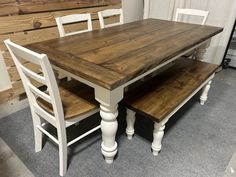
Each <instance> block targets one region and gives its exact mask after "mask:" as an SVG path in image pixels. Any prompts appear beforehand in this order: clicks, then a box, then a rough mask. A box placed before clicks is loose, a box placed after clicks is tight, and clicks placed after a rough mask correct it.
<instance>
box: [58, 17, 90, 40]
mask: <svg viewBox="0 0 236 177" xmlns="http://www.w3.org/2000/svg"><path fill="white" fill-rule="evenodd" d="M83 21H87V24H88V28H87V29H85V30H80V31H76V32H70V33H66V32H65V29H64V27H63V25H64V24H69V23H76V22H83ZM56 23H57V27H58V31H59V34H60V37H64V36H70V35H75V34H80V33H84V32H88V31H92V30H93V27H92V18H91V14H90V13H87V14H72V15H66V16H63V17H57V18H56Z"/></svg>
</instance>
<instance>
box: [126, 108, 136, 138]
mask: <svg viewBox="0 0 236 177" xmlns="http://www.w3.org/2000/svg"><path fill="white" fill-rule="evenodd" d="M126 112H127V115H126V123H127V126H126V134H127V138H128V139H129V140H131V139H132V138H133V135H134V123H135V112H134V111H132V110H130V109H128V108H127V109H126Z"/></svg>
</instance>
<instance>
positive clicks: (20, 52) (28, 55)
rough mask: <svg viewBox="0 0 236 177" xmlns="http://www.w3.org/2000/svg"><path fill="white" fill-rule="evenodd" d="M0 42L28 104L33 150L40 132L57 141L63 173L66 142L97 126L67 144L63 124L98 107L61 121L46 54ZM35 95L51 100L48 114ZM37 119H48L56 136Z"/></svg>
mask: <svg viewBox="0 0 236 177" xmlns="http://www.w3.org/2000/svg"><path fill="white" fill-rule="evenodd" d="M4 42H5V44H6V46H7V48H8V50H9V52H10V54H11V56H12V58H13V61H14V63H15V65H16V68H17V70H18V72H19V74H20V77H21V80H22V82H23V85H24V88H25V90H26V94H27V97H28V100H29V103H30V108H31V113H32V119H33V126H34V136H35V151H36V152H39V151H41V150H42V133H44V134H46V135H47V136H48V137H49V138H51V139H52V140H53V141H54V142H55V143H57V144H58V146H59V165H60V168H59V174H60V175H61V176H64V175H65V174H66V171H67V145H68V144H69V145H71V144H73V143H75V142H77V141H78V140H80V139H81V138H84V137H85V136H87V135H89V134H91V133H92V132H94V131H96V130H97V129H99V128H100V126H97V127H95V128H93V129H92V130H90V131H88V132H86V133H85V134H83V135H81V136H80V137H78V138H76V139H75V140H72V141H71V142H69V143H68V144H67V137H66V127H67V126H70V125H73V124H75V123H77V122H78V121H80V120H82V119H84V118H86V117H85V116H90V115H92V114H95V113H96V112H98V111H99V109H97V110H95V111H91V112H89V113H86V114H85V115H82V116H78V117H76V118H75V119H71V120H70V121H69V122H67V121H65V118H64V111H63V107H62V102H61V97H60V93H59V89H58V85H57V81H56V78H55V75H54V72H53V70H52V67H51V65H50V63H49V60H48V58H47V56H46V55H45V54H37V53H35V52H33V51H31V50H28V49H26V48H24V47H21V46H19V45H17V44H15V43H13V42H11V41H10V40H9V39H8V40H5V41H4ZM18 57H19V58H23V59H24V60H27V61H29V62H33V63H35V64H37V65H38V66H39V67H40V69H41V70H42V73H43V76H41V75H39V74H37V73H35V72H33V71H32V70H30V69H28V68H26V67H25V66H23V64H22V63H21V62H20V60H19V59H18ZM30 79H34V80H36V81H38V82H41V83H42V84H44V85H46V86H47V92H48V94H47V93H44V92H42V91H41V90H39V89H38V88H36V87H35V86H34V85H33V84H32V83H31V80H30ZM38 97H41V98H42V99H44V100H45V101H47V102H49V103H51V105H52V107H53V115H51V114H50V113H48V112H47V111H46V110H44V109H43V108H42V107H40V106H39V104H38V103H37V98H38ZM78 109H79V108H78ZM41 119H43V120H44V121H46V122H49V123H50V124H51V125H53V126H54V127H55V128H56V129H57V135H58V139H56V138H54V137H53V136H52V135H51V134H50V133H49V132H47V131H46V130H45V129H44V128H43V127H42V122H43V121H41Z"/></svg>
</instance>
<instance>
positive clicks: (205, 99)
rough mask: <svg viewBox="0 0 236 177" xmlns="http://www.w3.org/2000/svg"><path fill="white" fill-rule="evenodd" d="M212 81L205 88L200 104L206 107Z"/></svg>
mask: <svg viewBox="0 0 236 177" xmlns="http://www.w3.org/2000/svg"><path fill="white" fill-rule="evenodd" d="M211 83H212V81H211V80H210V81H209V82H208V83H207V85H206V86H205V87H204V88H203V91H202V95H201V97H200V104H201V105H204V104H205V102H206V101H207V98H208V92H209V90H210V88H211Z"/></svg>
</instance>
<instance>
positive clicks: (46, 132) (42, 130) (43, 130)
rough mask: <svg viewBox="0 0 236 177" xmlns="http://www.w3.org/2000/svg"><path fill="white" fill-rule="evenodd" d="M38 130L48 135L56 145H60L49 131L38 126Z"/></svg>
mask: <svg viewBox="0 0 236 177" xmlns="http://www.w3.org/2000/svg"><path fill="white" fill-rule="evenodd" d="M37 128H38V129H39V130H40V131H41V132H43V133H44V134H45V135H47V136H48V137H49V138H50V139H51V140H53V141H54V143H56V144H58V140H57V139H56V138H55V137H54V136H52V135H51V134H50V133H49V132H48V131H47V130H45V129H44V128H43V127H42V126H40V125H38V126H37Z"/></svg>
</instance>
